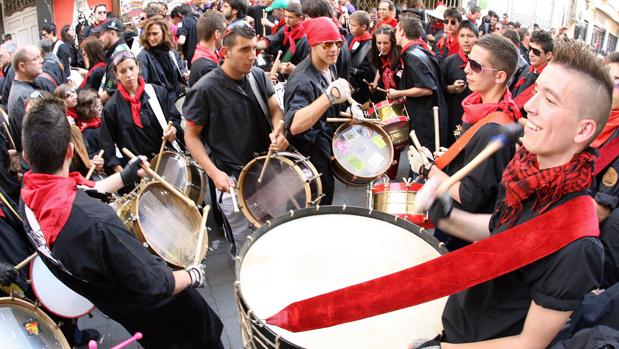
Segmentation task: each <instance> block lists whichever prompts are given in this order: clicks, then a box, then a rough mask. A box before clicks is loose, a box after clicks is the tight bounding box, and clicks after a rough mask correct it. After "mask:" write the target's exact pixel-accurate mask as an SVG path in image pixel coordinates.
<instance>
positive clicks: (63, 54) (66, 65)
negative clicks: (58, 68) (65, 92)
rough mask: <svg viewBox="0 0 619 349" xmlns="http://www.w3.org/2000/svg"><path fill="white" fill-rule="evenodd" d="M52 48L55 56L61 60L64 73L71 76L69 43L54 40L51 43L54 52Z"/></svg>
mask: <svg viewBox="0 0 619 349" xmlns="http://www.w3.org/2000/svg"><path fill="white" fill-rule="evenodd" d="M56 47H57V48H56ZM54 49H56V50H55V53H56V56H58V58H59V59H60V62H62V65H63V71H64V75H65V76H67V77H68V76H71V63H72V60H71V55H72V53H71V49H70V48H69V45H68V44H66V43H64V42H62V41H60V40H56V42H54V44H53V45H52V52H54Z"/></svg>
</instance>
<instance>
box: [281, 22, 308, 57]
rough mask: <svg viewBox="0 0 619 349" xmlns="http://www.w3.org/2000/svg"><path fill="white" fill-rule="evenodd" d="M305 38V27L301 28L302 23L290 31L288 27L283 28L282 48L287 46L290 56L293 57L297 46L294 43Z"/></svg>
mask: <svg viewBox="0 0 619 349" xmlns="http://www.w3.org/2000/svg"><path fill="white" fill-rule="evenodd" d="M304 36H305V27H303V23H299V25H298V26H296V27H294V29H291V28H290V27H289V26H288V25H286V26H285V27H284V42H283V44H282V46H286V44H289V47H290V54H292V55H294V53H295V52H296V50H297V46H296V43H295V41H297V40H299V39H301V38H302V37H304Z"/></svg>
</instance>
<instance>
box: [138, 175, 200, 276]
mask: <svg viewBox="0 0 619 349" xmlns="http://www.w3.org/2000/svg"><path fill="white" fill-rule="evenodd" d="M138 200H139V201H138V209H137V212H138V217H139V222H140V228H141V230H142V234H143V235H144V238H145V240H146V242H147V243H148V245H149V247H150V248H151V249H152V250H153V251H155V253H156V254H158V255H159V256H160V257H161V258H163V259H164V260H165V261H166V262H168V263H170V264H171V265H173V266H176V267H181V268H185V267H187V266H189V265H191V264H193V260H194V256H195V252H196V244H197V243H198V233H199V231H200V223H201V221H202V217H201V216H200V212H198V209H197V208H196V207H195V206H189V205H187V203H185V201H183V200H181V199H179V198H178V197H177V196H176V195H174V194H173V193H171V192H170V191H168V190H167V189H166V188H165V187H164V186H163V185H162V184H161V183H159V182H151V183H149V184H148V185H146V186H145V187H144V188H143V189H142V191H141V192H140V194H139V196H138ZM203 252H204V251H203Z"/></svg>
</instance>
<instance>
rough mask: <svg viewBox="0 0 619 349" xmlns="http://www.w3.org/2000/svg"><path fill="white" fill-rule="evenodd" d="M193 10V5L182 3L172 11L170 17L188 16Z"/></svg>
mask: <svg viewBox="0 0 619 349" xmlns="http://www.w3.org/2000/svg"><path fill="white" fill-rule="evenodd" d="M191 12H192V9H191V6H189V5H187V4H182V5H179V6H176V7H175V8H173V9H172V12H171V13H170V17H172V18H174V17H180V16H188V15H189V14H191Z"/></svg>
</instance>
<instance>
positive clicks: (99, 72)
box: [83, 66, 105, 91]
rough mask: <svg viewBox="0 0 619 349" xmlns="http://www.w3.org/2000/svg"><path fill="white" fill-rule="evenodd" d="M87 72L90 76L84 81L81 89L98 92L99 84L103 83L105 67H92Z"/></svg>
mask: <svg viewBox="0 0 619 349" xmlns="http://www.w3.org/2000/svg"><path fill="white" fill-rule="evenodd" d="M89 71H90V75H89V76H88V78H87V79H86V82H85V83H84V87H83V89H84V90H87V89H92V90H95V91H99V88H100V87H101V82H102V81H103V76H104V75H105V67H95V66H93V67H91V68H90V70H89Z"/></svg>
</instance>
